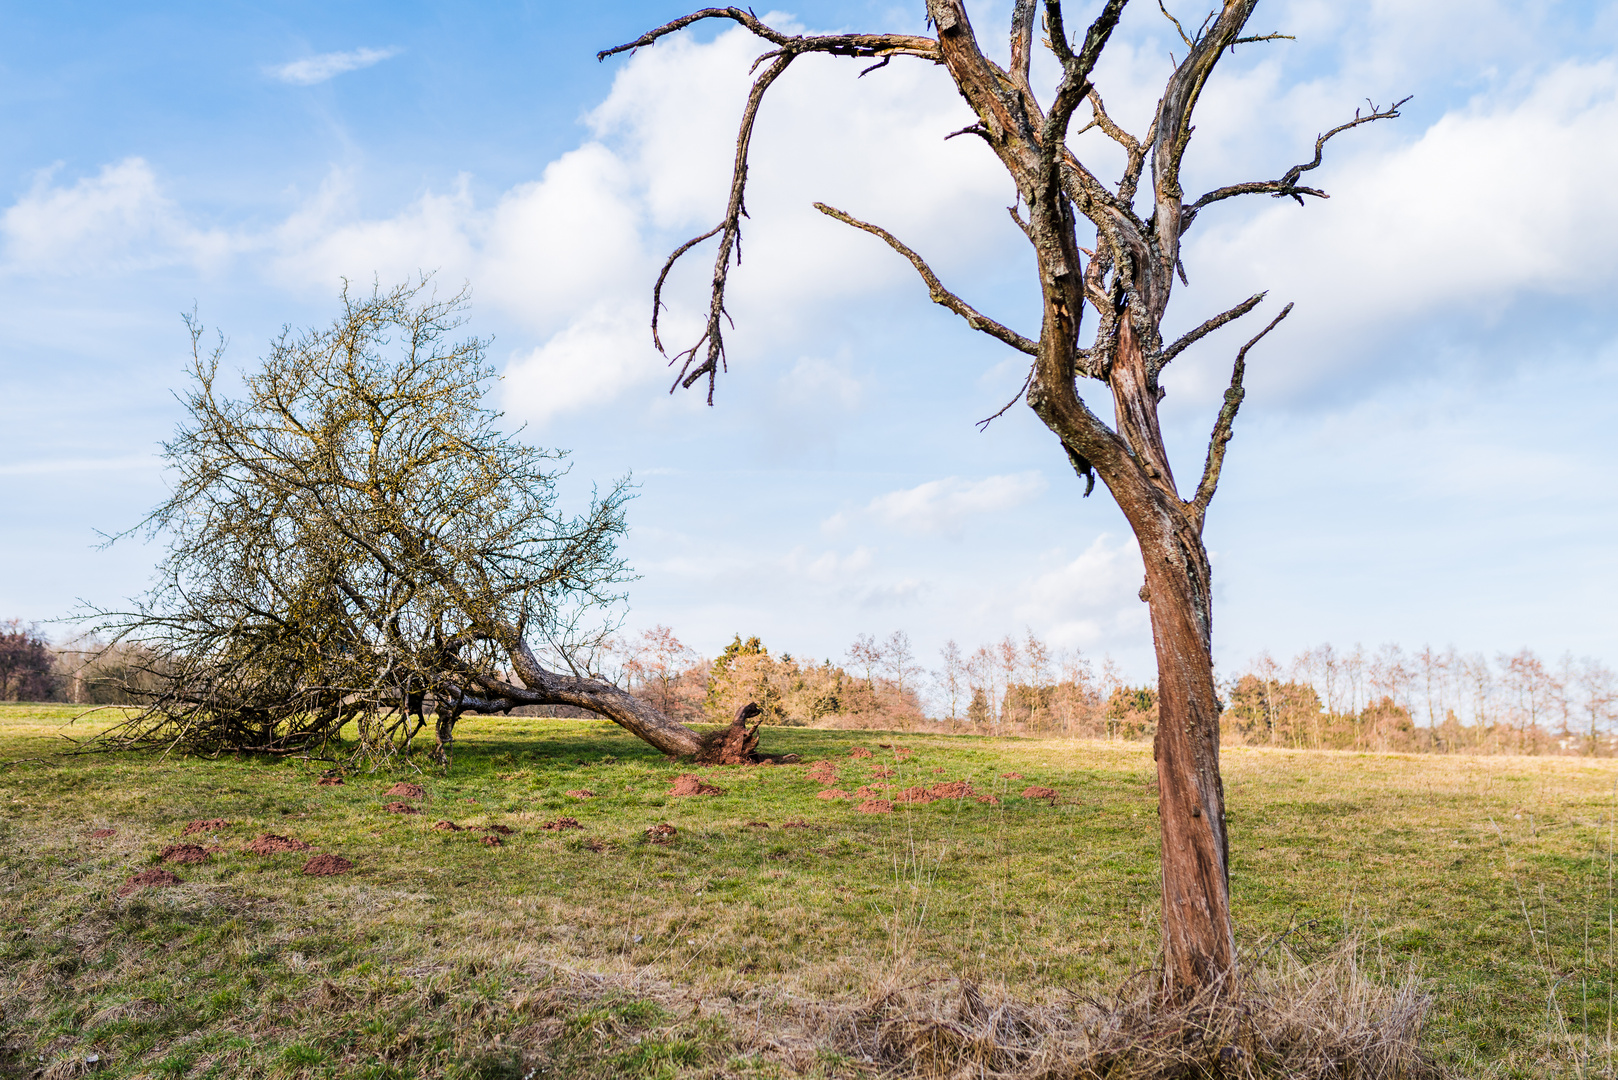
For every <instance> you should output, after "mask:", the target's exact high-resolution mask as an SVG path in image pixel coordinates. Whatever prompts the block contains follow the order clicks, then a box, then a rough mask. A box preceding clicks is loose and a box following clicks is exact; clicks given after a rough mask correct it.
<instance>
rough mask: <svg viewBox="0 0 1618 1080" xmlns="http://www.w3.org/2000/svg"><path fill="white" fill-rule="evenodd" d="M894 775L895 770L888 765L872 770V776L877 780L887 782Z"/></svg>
mask: <svg viewBox="0 0 1618 1080" xmlns="http://www.w3.org/2000/svg"><path fill="white" fill-rule="evenodd" d="M892 775H893V768H892V767H891V766H888V765H877V766H875V767H873V768H872V769H871V776H872V778H873V779H876V780H886V779H888V778H889V777H890V776H892Z"/></svg>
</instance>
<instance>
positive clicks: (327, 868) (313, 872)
mask: <svg viewBox="0 0 1618 1080" xmlns="http://www.w3.org/2000/svg"><path fill="white" fill-rule="evenodd" d="M352 869H354V864H353V863H351V862H349V861H348V860H347V859H345V858H343V857H342V856H341V855H316V856H315V857H314V858H312V859H310V860H309V861H308V862H306V863H304V864H303V872H304V873H306V874H308V875H309V876H310V877H331V876H333V875H334V874H346V873H348V872H349V871H350V870H352Z"/></svg>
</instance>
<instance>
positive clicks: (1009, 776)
mask: <svg viewBox="0 0 1618 1080" xmlns="http://www.w3.org/2000/svg"><path fill="white" fill-rule="evenodd" d="M1022 778H1023V777H1022V773H1020V772H1003V773H1001V774H1000V779H1002V780H1021V779H1022Z"/></svg>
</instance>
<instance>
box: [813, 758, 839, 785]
mask: <svg viewBox="0 0 1618 1080" xmlns="http://www.w3.org/2000/svg"><path fill="white" fill-rule="evenodd" d="M808 775H809V779H811V780H813V781H814V782H815V783H817V784H824V785H826V786H827V787H830V786H831V785H833V784H835V783H837V766H835V765H833V764H832V763H831V762H829V761H817V762H815V763H814V764H813V765H811V766H809V774H808Z"/></svg>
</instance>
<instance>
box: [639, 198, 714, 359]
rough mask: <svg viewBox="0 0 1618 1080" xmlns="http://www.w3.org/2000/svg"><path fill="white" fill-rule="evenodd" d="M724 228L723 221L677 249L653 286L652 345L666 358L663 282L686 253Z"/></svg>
mask: <svg viewBox="0 0 1618 1080" xmlns="http://www.w3.org/2000/svg"><path fill="white" fill-rule="evenodd" d="M724 227H725V223H724V222H722V221H721V222H720V223H719V224H718V225H715V226H714V227H713V228H711V229H709V230H708V231H707V232H705V233H703V234H702V235H701V236H696V237H692V238H691V239H690V240H687V241H686V242H685V243H683V244H681V245H680V246H679V247H677V248H675V249H674V254H672V255H670V256H669V258H668V261H667V262H665V263H664V264H663V270H662V272H661V273H659V274H658V275H657V284H656V285H654V286H652V344H653V345H656V346H657V351H658V352H660V353H662V354H663V355H664V356H667V355H668V350H666V349H664V348H663V342H662V340H661V339H660V338H659V337H658V336H657V319H658V316H659V315H661V314H662V313H663V282H664V281H665V280H667V278H668V276H669V271H670V270H672V269H674V264H675V262H676V261H677V260H678V259H679V258H680V256H681V255H684V254H685V253H686V252H688V251H690V250H691V249H692V248H694V247H696V246H697V245H698V244H700V243H702V242H703V241H704V240H706V239H708V237H710V236H712V235H713V234H714V233H716V232H718V231H719V230H720V229H723V228H724Z"/></svg>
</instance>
